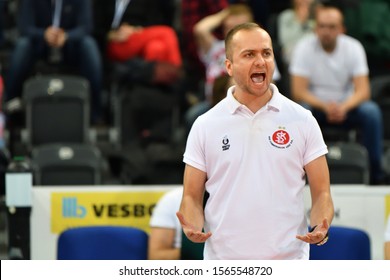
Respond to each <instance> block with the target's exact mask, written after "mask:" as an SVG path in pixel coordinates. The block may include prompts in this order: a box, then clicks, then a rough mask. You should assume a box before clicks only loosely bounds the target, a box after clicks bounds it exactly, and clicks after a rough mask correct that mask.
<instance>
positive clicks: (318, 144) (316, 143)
mask: <svg viewBox="0 0 390 280" xmlns="http://www.w3.org/2000/svg"><path fill="white" fill-rule="evenodd" d="M305 131H307V138H306V150H305V154H304V157H303V164H304V165H307V164H308V163H310V162H311V161H313V160H315V159H316V158H318V157H320V156H322V155H325V154H327V153H328V148H327V146H326V144H325V141H324V138H323V136H322V132H321V128H320V126H319V125H318V122H317V120H316V119H315V118H314V116H313V115H312V114H311V113H310V114H309V116H308V118H307V125H306V126H305Z"/></svg>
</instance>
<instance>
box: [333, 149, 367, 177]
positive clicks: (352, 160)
mask: <svg viewBox="0 0 390 280" xmlns="http://www.w3.org/2000/svg"><path fill="white" fill-rule="evenodd" d="M328 151H329V152H328V154H327V155H326V158H327V161H328V165H329V172H330V183H331V184H365V185H368V184H369V183H370V167H369V158H368V152H367V150H366V148H365V147H364V146H362V145H361V144H359V143H350V142H349V143H347V142H337V143H330V144H328Z"/></svg>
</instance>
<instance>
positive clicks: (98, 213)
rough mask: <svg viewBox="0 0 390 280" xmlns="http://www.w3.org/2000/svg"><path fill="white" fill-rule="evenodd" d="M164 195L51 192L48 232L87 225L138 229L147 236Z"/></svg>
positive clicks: (156, 193)
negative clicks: (155, 209) (157, 206)
mask: <svg viewBox="0 0 390 280" xmlns="http://www.w3.org/2000/svg"><path fill="white" fill-rule="evenodd" d="M164 194H165V192H164V191H158V192H156V191H140V192H92V193H91V192H58V193H56V192H54V193H52V194H51V215H50V216H51V231H52V233H55V234H58V233H60V232H62V231H63V230H65V229H67V228H72V227H80V226H91V225H118V226H133V227H137V228H141V229H143V230H145V231H146V232H148V233H149V231H150V229H149V220H150V217H151V214H152V212H153V209H154V207H155V206H156V203H157V202H158V200H159V199H160V198H161V196H162V195H164Z"/></svg>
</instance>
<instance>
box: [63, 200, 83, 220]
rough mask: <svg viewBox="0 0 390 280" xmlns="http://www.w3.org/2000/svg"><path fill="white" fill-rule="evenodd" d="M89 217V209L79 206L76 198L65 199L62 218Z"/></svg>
mask: <svg viewBox="0 0 390 280" xmlns="http://www.w3.org/2000/svg"><path fill="white" fill-rule="evenodd" d="M86 215H87V209H86V208H85V207H84V206H81V205H77V198H76V197H65V198H63V199H62V216H63V217H65V218H84V217H85V216H86Z"/></svg>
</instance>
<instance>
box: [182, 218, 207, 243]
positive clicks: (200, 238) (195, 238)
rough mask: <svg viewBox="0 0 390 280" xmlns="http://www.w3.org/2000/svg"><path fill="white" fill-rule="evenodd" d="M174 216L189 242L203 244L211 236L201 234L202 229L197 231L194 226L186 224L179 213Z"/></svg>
mask: <svg viewBox="0 0 390 280" xmlns="http://www.w3.org/2000/svg"><path fill="white" fill-rule="evenodd" d="M176 216H177V217H178V219H179V221H180V224H181V226H182V228H183V231H184V234H185V235H186V236H187V238H188V239H189V240H191V241H192V242H194V243H203V242H205V241H206V240H207V239H209V237H210V236H211V232H208V233H204V232H202V229H197V228H195V226H193V225H191V224H190V223H188V222H187V221H186V220H185V219H184V216H183V214H181V213H180V212H177V213H176Z"/></svg>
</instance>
